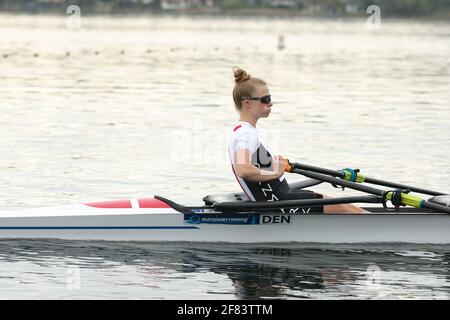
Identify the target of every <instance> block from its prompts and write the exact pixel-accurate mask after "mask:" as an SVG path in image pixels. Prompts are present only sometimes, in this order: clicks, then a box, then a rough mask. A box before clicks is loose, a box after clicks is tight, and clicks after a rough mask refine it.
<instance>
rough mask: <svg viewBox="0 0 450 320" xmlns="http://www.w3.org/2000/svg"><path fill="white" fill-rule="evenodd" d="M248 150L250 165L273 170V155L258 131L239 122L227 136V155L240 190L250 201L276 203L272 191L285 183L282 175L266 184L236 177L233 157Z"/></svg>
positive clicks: (246, 123) (245, 123)
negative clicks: (240, 151) (250, 156)
mask: <svg viewBox="0 0 450 320" xmlns="http://www.w3.org/2000/svg"><path fill="white" fill-rule="evenodd" d="M242 149H246V150H249V151H250V153H251V155H252V159H251V163H252V164H253V165H255V166H256V167H258V168H261V169H265V170H273V153H272V151H271V149H270V147H269V146H268V145H267V144H266V143H265V141H264V139H263V137H262V136H261V135H260V133H259V131H258V130H257V129H256V128H255V127H254V126H252V125H251V124H250V123H248V122H244V121H239V122H238V123H237V125H236V126H235V127H234V128H233V130H232V131H231V132H230V134H229V136H228V154H229V156H230V161H231V167H232V169H233V174H234V175H235V177H236V179H237V181H238V182H239V185H240V186H241V188H242V190H243V191H244V192H245V193H246V194H247V196H248V197H249V199H250V200H252V201H277V200H279V199H278V198H277V197H276V195H275V193H274V190H276V188H277V187H278V186H279V185H280V184H281V183H282V182H284V183H286V181H285V179H284V175H282V176H281V177H280V178H277V179H273V180H270V181H267V182H252V181H248V180H245V179H243V178H240V177H238V176H237V175H236V163H235V158H236V157H235V155H236V153H237V152H238V151H239V150H242Z"/></svg>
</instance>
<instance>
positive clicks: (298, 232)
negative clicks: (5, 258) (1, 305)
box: [0, 205, 450, 244]
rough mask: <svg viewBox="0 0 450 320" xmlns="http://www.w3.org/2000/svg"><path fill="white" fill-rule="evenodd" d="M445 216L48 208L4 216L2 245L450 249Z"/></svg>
mask: <svg viewBox="0 0 450 320" xmlns="http://www.w3.org/2000/svg"><path fill="white" fill-rule="evenodd" d="M449 230H450V216H449V215H447V214H425V213H423V214H415V213H413V214H405V213H401V214H392V213H383V214H352V215H343V214H308V215H304V214H303V215H302V214H298V215H293V214H278V213H274V214H269V213H259V214H256V213H253V214H249V213H234V214H224V213H199V214H188V215H186V214H183V213H179V212H177V211H176V210H174V209H172V208H170V207H166V208H139V207H137V208H97V207H91V206H88V205H73V206H62V207H49V208H40V209H31V210H22V211H12V212H3V213H0V239H6V238H15V239H19V238H20V239H25V238H32V239H39V238H55V239H69V240H106V241H162V242H168V241H176V242H178V241H192V242H234V243H263V242H264V243H266V242H307V243H382V242H408V243H432V244H448V243H450V232H449Z"/></svg>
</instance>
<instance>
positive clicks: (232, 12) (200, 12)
mask: <svg viewBox="0 0 450 320" xmlns="http://www.w3.org/2000/svg"><path fill="white" fill-rule="evenodd" d="M65 10H66V6H64V7H59V8H58V7H51V8H39V9H36V10H17V9H9V10H5V9H1V10H0V14H22V15H42V14H44V15H53V14H64V15H66V12H65ZM81 13H82V15H84V16H212V17H216V16H225V17H236V18H239V17H261V18H264V17H271V18H272V17H274V18H321V19H352V18H364V17H369V14H366V12H363V11H358V12H355V13H339V14H332V13H329V12H316V13H313V12H307V11H304V10H292V9H280V8H240V9H224V8H218V7H214V8H190V9H183V10H154V9H150V8H146V9H145V10H137V9H132V8H129V9H121V10H112V11H101V10H97V9H95V8H92V7H89V8H88V9H85V10H83V9H82V10H81ZM382 17H385V18H389V19H405V20H411V19H417V20H450V10H449V11H443V12H439V13H435V14H420V15H408V16H406V15H395V14H390V15H388V14H383V12H382Z"/></svg>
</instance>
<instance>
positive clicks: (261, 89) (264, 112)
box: [245, 86, 272, 118]
mask: <svg viewBox="0 0 450 320" xmlns="http://www.w3.org/2000/svg"><path fill="white" fill-rule="evenodd" d="M268 96H270V92H269V88H268V87H267V86H258V87H256V88H255V91H254V92H253V95H252V98H263V99H257V100H245V102H246V103H247V105H246V106H247V110H248V111H249V112H250V113H251V114H252V115H253V116H255V117H257V118H267V117H268V116H269V114H270V112H271V108H272V102H271V101H270V100H271V99H270V98H269V99H268ZM261 100H262V101H261ZM267 100H268V101H270V102H267Z"/></svg>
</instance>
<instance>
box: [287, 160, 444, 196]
mask: <svg viewBox="0 0 450 320" xmlns="http://www.w3.org/2000/svg"><path fill="white" fill-rule="evenodd" d="M286 161H287V163H288V167H291V168H292V169H303V170H307V171H312V172H316V173H321V174H326V175H329V176H333V177H338V178H341V179H344V180H347V181H351V182H358V183H363V182H366V183H370V184H375V185H379V186H385V187H390V188H396V189H403V190H406V189H408V190H410V191H413V192H417V193H422V194H428V195H431V196H441V195H446V193H442V192H439V191H433V190H427V189H422V188H417V187H413V186H408V185H405V184H401V183H396V182H390V181H385V180H379V179H375V178H370V177H365V176H363V175H362V174H361V173H359V170H358V169H356V170H353V169H349V168H347V169H343V170H330V169H326V168H321V167H315V166H311V165H308V164H303V163H296V162H290V161H289V160H286Z"/></svg>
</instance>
